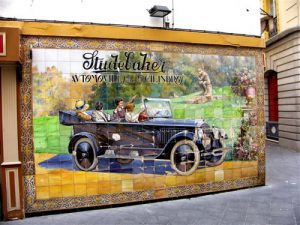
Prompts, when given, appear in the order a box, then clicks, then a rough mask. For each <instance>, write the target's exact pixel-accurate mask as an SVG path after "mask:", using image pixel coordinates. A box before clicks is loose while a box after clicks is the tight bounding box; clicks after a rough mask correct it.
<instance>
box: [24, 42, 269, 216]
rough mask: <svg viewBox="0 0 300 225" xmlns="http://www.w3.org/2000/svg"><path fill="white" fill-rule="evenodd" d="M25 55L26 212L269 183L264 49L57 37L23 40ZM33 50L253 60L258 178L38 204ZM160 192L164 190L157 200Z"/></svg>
mask: <svg viewBox="0 0 300 225" xmlns="http://www.w3.org/2000/svg"><path fill="white" fill-rule="evenodd" d="M21 46H22V47H21V56H22V61H23V80H22V82H21V91H20V92H21V93H20V96H21V97H20V101H21V102H20V105H21V121H22V122H21V123H22V124H21V152H22V163H23V176H24V183H25V184H24V186H25V203H26V205H25V212H26V213H33V212H41V211H51V210H61V209H72V208H81V207H93V206H101V205H111V204H121V203H130V202H141V201H149V200H157V199H166V198H175V197H181V196H189V195H196V194H198V195H199V194H204V193H209V192H219V191H225V190H230V189H240V188H246V187H253V186H259V185H264V184H265V150H264V149H265V136H264V99H263V98H264V76H263V56H262V50H261V49H259V48H244V47H224V46H212V45H196V44H180V43H163V42H150V41H124V40H111V39H110V40H108V39H84V38H56V37H37V36H23V37H22V39H21ZM31 48H58V49H62V48H63V49H101V50H132V51H137V50H143V51H150V50H151V51H164V52H177V53H179V52H180V53H182V52H184V53H197V54H203V55H207V54H210V55H212V54H215V55H228V56H253V57H255V60H256V74H257V87H256V93H257V106H256V107H257V108H256V110H257V112H258V124H257V126H256V131H257V132H256V133H257V139H258V142H259V154H258V177H255V178H246V179H238V180H233V181H221V182H212V183H204V184H196V185H185V186H178V187H172V188H165V189H161V190H147V191H138V192H128V193H119V194H105V195H99V196H87V197H69V198H56V199H49V200H36V192H35V166H34V147H33V138H32V137H33V113H32V78H31V66H32V61H31V58H30V50H31ZM157 192H160V194H159V196H162V197H157Z"/></svg>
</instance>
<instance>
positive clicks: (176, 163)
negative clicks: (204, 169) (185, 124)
mask: <svg viewBox="0 0 300 225" xmlns="http://www.w3.org/2000/svg"><path fill="white" fill-rule="evenodd" d="M170 160H171V166H172V168H173V169H174V170H175V171H176V172H177V173H178V174H180V175H184V176H187V175H190V174H192V173H194V172H195V170H196V169H197V167H198V165H199V162H200V155H199V150H198V147H197V146H196V144H195V143H194V142H193V141H191V140H181V141H179V142H177V143H176V144H175V145H174V147H173V148H172V150H171V155H170Z"/></svg>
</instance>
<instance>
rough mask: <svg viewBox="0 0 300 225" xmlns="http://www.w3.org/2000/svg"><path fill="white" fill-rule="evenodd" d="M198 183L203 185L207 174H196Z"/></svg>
mask: <svg viewBox="0 0 300 225" xmlns="http://www.w3.org/2000/svg"><path fill="white" fill-rule="evenodd" d="M195 175H196V182H197V183H203V182H204V181H205V172H201V173H196V174H195Z"/></svg>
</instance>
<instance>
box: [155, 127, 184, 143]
mask: <svg viewBox="0 0 300 225" xmlns="http://www.w3.org/2000/svg"><path fill="white" fill-rule="evenodd" d="M184 130H186V129H184V128H183V129H174V128H170V129H167V128H163V129H161V130H160V131H159V134H158V137H157V138H158V141H159V142H160V143H161V144H166V143H167V142H168V141H169V140H170V138H171V137H172V136H174V135H175V134H177V133H180V132H182V131H184Z"/></svg>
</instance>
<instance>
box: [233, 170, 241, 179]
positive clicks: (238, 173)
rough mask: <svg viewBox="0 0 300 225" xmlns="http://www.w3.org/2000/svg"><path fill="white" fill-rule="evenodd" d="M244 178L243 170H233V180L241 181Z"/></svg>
mask: <svg viewBox="0 0 300 225" xmlns="http://www.w3.org/2000/svg"><path fill="white" fill-rule="evenodd" d="M241 177H242V170H241V169H233V170H232V179H233V180H236V179H240V178H241Z"/></svg>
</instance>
